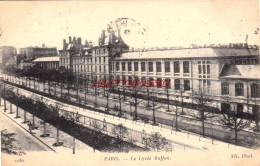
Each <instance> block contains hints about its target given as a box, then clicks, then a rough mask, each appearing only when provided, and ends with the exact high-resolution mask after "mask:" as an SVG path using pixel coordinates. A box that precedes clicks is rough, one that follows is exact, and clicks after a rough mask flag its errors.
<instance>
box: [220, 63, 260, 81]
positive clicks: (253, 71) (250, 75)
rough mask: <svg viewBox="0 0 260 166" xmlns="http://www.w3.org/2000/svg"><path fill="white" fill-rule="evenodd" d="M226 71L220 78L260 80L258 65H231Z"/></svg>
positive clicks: (259, 67) (259, 66)
mask: <svg viewBox="0 0 260 166" xmlns="http://www.w3.org/2000/svg"><path fill="white" fill-rule="evenodd" d="M226 69H227V71H226V72H224V75H223V76H221V77H220V78H234V79H235V78H236V79H258V80H260V65H232V66H230V67H228V68H226Z"/></svg>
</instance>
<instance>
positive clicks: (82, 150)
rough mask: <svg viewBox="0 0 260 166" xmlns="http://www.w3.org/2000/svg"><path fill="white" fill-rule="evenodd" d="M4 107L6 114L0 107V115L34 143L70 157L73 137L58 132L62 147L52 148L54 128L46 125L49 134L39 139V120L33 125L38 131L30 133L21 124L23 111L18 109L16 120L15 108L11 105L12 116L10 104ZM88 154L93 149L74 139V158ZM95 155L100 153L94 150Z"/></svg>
mask: <svg viewBox="0 0 260 166" xmlns="http://www.w3.org/2000/svg"><path fill="white" fill-rule="evenodd" d="M6 103H7V104H6V106H7V110H6V112H4V108H3V106H1V107H0V111H1V113H2V114H4V116H7V117H8V118H10V120H12V121H13V122H14V123H15V125H17V126H19V127H20V128H21V130H24V131H25V132H26V133H27V135H29V136H30V137H31V138H32V139H33V140H35V141H36V142H39V143H40V144H42V145H43V146H45V148H46V150H49V151H52V152H56V153H58V154H60V153H62V154H68V155H72V154H73V150H72V146H71V145H69V144H68V143H69V142H72V139H73V137H71V136H70V135H68V134H66V133H64V132H62V131H59V132H60V142H63V143H64V144H63V145H62V146H53V144H54V143H55V142H56V128H54V127H53V126H51V125H48V130H47V131H48V133H51V134H50V136H49V137H40V135H42V134H43V131H42V130H43V129H42V127H43V126H42V125H41V126H40V123H39V119H38V118H35V124H36V126H37V127H39V128H38V129H34V130H32V133H33V134H32V133H30V131H29V127H28V125H27V123H26V124H24V123H23V121H24V119H23V112H24V111H23V110H22V109H20V108H19V116H20V118H16V112H15V111H16V106H14V105H13V107H12V110H13V114H10V104H9V102H8V101H7V102H6ZM26 114H27V115H26V116H27V121H28V120H31V119H32V116H31V115H30V113H28V112H27V113H26ZM68 140H71V141H68ZM89 153H94V152H93V148H92V147H90V146H88V145H87V144H85V143H83V142H81V141H79V140H77V139H75V154H74V155H76V156H80V155H84V154H89ZM95 153H100V152H99V151H98V150H95Z"/></svg>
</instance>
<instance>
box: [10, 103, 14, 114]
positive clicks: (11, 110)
mask: <svg viewBox="0 0 260 166" xmlns="http://www.w3.org/2000/svg"><path fill="white" fill-rule="evenodd" d="M9 103H10V114H12V113H13V109H12V103H11V102H9Z"/></svg>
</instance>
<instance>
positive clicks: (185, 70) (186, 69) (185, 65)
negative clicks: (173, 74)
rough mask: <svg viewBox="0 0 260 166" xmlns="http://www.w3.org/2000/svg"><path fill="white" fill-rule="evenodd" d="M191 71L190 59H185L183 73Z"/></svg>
mask: <svg viewBox="0 0 260 166" xmlns="http://www.w3.org/2000/svg"><path fill="white" fill-rule="evenodd" d="M189 72H190V65H189V61H183V73H189Z"/></svg>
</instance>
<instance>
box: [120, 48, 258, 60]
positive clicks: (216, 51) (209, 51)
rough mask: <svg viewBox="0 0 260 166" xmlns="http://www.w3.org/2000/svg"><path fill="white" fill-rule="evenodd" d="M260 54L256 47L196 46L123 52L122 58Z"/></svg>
mask: <svg viewBox="0 0 260 166" xmlns="http://www.w3.org/2000/svg"><path fill="white" fill-rule="evenodd" d="M249 55H259V50H256V49H245V48H244V49H233V48H195V49H190V48H187V49H175V50H163V51H145V52H128V53H123V54H122V55H121V56H120V57H118V58H116V59H118V60H121V59H163V58H200V57H225V56H249Z"/></svg>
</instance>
